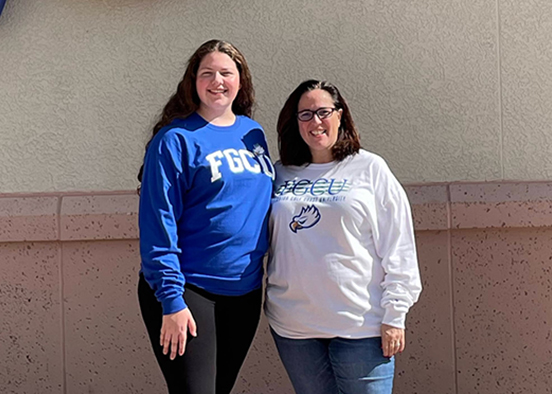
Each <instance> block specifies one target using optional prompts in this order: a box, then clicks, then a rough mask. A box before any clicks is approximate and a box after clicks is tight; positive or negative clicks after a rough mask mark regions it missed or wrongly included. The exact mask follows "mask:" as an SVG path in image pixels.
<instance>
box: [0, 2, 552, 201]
mask: <svg viewBox="0 0 552 394" xmlns="http://www.w3.org/2000/svg"><path fill="white" fill-rule="evenodd" d="M213 37H220V38H224V39H227V40H230V41H232V42H233V43H235V44H236V45H237V46H238V47H239V48H241V49H242V50H243V52H244V53H245V54H246V57H247V59H248V61H249V63H250V65H251V68H252V71H253V75H254V81H255V86H256V90H257V97H258V103H259V105H258V109H257V112H256V118H257V120H259V121H260V122H261V123H262V124H263V125H264V127H265V128H266V131H267V134H268V135H269V139H270V143H271V147H272V149H273V153H274V154H275V148H276V143H275V141H276V139H275V132H274V126H275V123H276V118H277V114H278V111H279V109H280V108H281V105H282V103H283V101H284V100H285V98H286V97H287V95H288V94H289V93H290V91H291V90H292V89H293V88H294V87H295V86H296V85H297V84H298V83H299V82H300V81H302V80H304V79H306V78H309V77H316V78H325V79H329V80H331V81H333V82H335V83H336V84H337V85H338V86H340V87H341V88H342V90H343V92H344V94H345V96H346V97H347V98H348V99H349V101H350V103H351V106H352V109H353V111H354V116H355V119H356V121H357V123H358V125H359V128H360V130H361V132H362V137H363V144H364V145H365V147H367V148H369V149H371V150H374V151H376V152H378V153H380V154H382V155H383V156H384V157H385V158H386V159H387V160H388V161H389V162H390V164H391V167H392V168H393V169H394V171H395V172H396V173H397V175H398V177H399V178H400V179H401V181H403V182H426V181H429V182H437V181H455V180H479V181H484V180H496V179H527V180H530V179H531V180H537V179H550V177H551V176H552V158H551V157H550V155H549V154H548V152H549V151H550V148H551V147H552V129H551V128H552V126H551V124H552V122H551V120H552V119H551V118H552V111H550V108H551V107H552V89H551V88H552V61H551V60H552V59H551V57H552V3H551V2H550V1H548V0H516V1H514V0H496V1H495V0H471V1H451V0H446V1H443V0H425V1H413V0H395V1H380V0H361V1H359V0H343V1H340V2H336V1H335V0H317V1H312V0H309V1H302V0H295V1H291V0H279V1H273V0H255V1H253V0H201V1H199V0H156V1H152V0H149V1H148V0H82V1H73V0H47V1H36V0H8V2H7V5H6V8H5V9H4V13H3V14H2V16H1V17H0V70H1V71H0V91H1V92H2V94H0V131H1V133H2V138H0V151H1V154H0V193H11V192H43V191H70V190H129V189H133V188H134V187H135V186H136V181H135V174H136V170H137V168H138V167H139V164H140V162H141V157H142V153H143V146H144V142H145V141H146V139H147V135H148V133H149V129H150V127H151V125H152V122H153V120H154V118H155V116H156V115H157V114H158V112H159V110H160V109H161V107H162V105H163V104H164V103H165V102H166V100H167V99H168V97H169V95H170V94H171V93H172V92H173V90H174V89H175V87H176V84H177V82H178V81H179V79H180V78H181V75H182V73H183V71H184V63H185V61H186V60H187V58H188V56H189V55H190V54H191V52H192V51H193V50H194V49H195V48H196V47H197V46H198V45H199V44H200V43H202V42H204V41H206V40H207V39H210V38H213Z"/></svg>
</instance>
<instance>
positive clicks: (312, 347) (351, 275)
mask: <svg viewBox="0 0 552 394" xmlns="http://www.w3.org/2000/svg"><path fill="white" fill-rule="evenodd" d="M277 129H278V139H279V150H280V162H278V163H277V164H276V173H277V178H276V182H275V185H274V186H275V188H274V193H273V198H272V210H271V216H270V223H269V226H270V228H271V246H270V259H269V264H268V285H267V293H266V296H267V297H266V304H265V310H266V314H267V316H268V319H269V322H270V326H271V332H272V335H273V337H274V340H275V342H276V345H277V348H278V351H279V353H280V357H281V359H282V361H283V364H284V366H285V368H286V370H287V372H288V375H289V376H290V379H291V382H292V384H293V387H294V388H295V391H296V393H297V394H337V393H341V394H360V393H362V394H367V393H368V394H391V391H392V384H393V374H394V357H393V356H394V355H396V354H397V353H400V352H402V351H403V350H404V348H405V333H404V329H405V319H406V314H407V312H408V310H409V308H410V307H411V306H412V305H413V304H414V303H415V302H416V301H417V299H418V296H419V294H420V291H421V282H420V276H419V270H418V263H417V258H416V249H415V243H414V233H413V227H412V219H411V213H410V207H409V203H408V200H407V197H406V195H405V192H404V190H403V189H402V187H401V185H400V184H399V182H398V181H397V180H396V178H395V177H394V176H393V174H392V173H391V171H390V170H389V168H388V166H387V165H386V163H385V161H384V160H383V159H382V158H381V157H379V156H377V155H375V154H373V153H370V152H368V151H366V150H363V149H361V148H360V141H359V135H358V132H357V130H356V128H355V124H354V122H353V118H352V116H351V112H350V110H349V107H348V105H347V102H346V101H345V99H344V98H343V97H342V96H341V94H340V92H339V90H338V89H337V88H336V87H335V86H334V85H332V84H330V83H327V82H321V81H315V80H309V81H306V82H303V83H302V84H300V85H299V86H298V87H297V88H296V89H295V91H293V93H291V95H290V96H289V98H288V99H287V101H286V103H285V105H284V107H283V109H282V111H281V112H280V116H279V119H278V126H277Z"/></svg>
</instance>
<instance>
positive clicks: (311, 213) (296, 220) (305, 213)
mask: <svg viewBox="0 0 552 394" xmlns="http://www.w3.org/2000/svg"><path fill="white" fill-rule="evenodd" d="M319 221H320V211H319V210H318V208H316V207H315V206H314V205H309V206H308V207H302V208H301V212H300V213H299V215H295V216H294V217H293V219H291V223H290V224H289V228H290V229H291V231H293V232H294V233H296V234H297V230H302V229H305V228H311V227H312V226H314V225H315V224H316V223H318V222H319Z"/></svg>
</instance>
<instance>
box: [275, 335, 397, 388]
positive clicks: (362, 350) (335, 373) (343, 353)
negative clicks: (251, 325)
mask: <svg viewBox="0 0 552 394" xmlns="http://www.w3.org/2000/svg"><path fill="white" fill-rule="evenodd" d="M270 331H271V333H272V336H273V337H274V341H275V342H276V347H277V348H278V353H280V358H281V359H282V362H283V364H284V367H285V368H286V371H287V373H288V375H289V378H290V379H291V383H292V384H293V388H294V389H295V392H296V393H297V394H391V392H392V391H393V375H394V372H395V359H394V358H393V357H391V358H387V357H384V356H383V351H382V349H381V338H380V337H376V338H363V339H345V338H328V339H322V338H312V339H289V338H284V337H281V336H279V335H278V334H276V333H275V332H274V331H273V330H272V329H271V330H270Z"/></svg>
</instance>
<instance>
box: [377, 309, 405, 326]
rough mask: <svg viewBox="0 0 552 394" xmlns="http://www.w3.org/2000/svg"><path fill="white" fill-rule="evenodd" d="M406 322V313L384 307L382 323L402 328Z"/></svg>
mask: <svg viewBox="0 0 552 394" xmlns="http://www.w3.org/2000/svg"><path fill="white" fill-rule="evenodd" d="M405 322H406V313H402V312H397V311H396V310H394V309H392V308H386V309H385V314H384V315H383V322H382V323H383V324H387V325H389V326H392V327H396V328H402V329H403V330H404V327H405Z"/></svg>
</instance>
